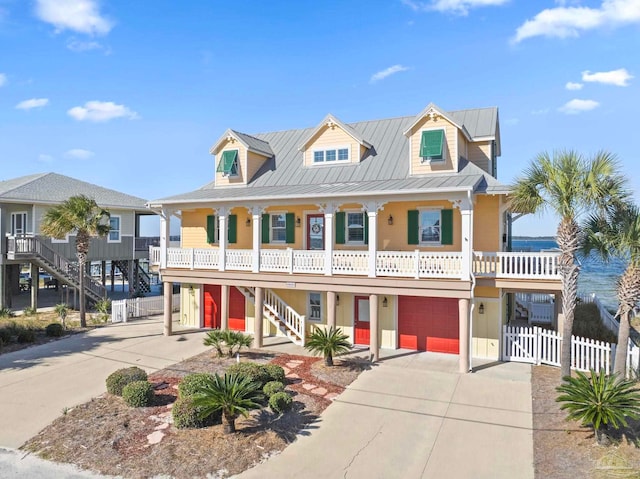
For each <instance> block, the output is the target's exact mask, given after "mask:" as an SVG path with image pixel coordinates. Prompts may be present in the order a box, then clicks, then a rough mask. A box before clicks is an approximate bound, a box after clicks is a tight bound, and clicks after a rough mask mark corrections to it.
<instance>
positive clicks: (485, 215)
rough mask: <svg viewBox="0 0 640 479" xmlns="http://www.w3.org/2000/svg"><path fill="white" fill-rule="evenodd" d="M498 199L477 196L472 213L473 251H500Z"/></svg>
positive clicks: (497, 197)
mask: <svg viewBox="0 0 640 479" xmlns="http://www.w3.org/2000/svg"><path fill="white" fill-rule="evenodd" d="M501 241H502V238H501V237H500V197H499V196H486V195H479V196H477V197H476V204H475V205H474V212H473V249H474V250H475V251H500V250H501Z"/></svg>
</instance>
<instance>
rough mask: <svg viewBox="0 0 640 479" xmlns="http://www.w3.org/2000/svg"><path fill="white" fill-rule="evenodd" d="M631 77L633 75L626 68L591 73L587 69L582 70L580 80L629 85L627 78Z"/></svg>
mask: <svg viewBox="0 0 640 479" xmlns="http://www.w3.org/2000/svg"><path fill="white" fill-rule="evenodd" d="M632 78H633V76H632V75H630V74H629V72H628V71H627V70H626V68H620V69H618V70H611V71H609V72H595V73H591V72H590V71H588V70H587V71H584V72H582V81H586V82H595V83H604V84H607V85H615V86H629V80H631V79H632Z"/></svg>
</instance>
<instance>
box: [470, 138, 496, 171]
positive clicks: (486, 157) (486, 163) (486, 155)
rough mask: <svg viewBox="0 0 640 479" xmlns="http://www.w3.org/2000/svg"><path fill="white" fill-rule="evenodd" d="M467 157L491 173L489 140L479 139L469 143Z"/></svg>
mask: <svg viewBox="0 0 640 479" xmlns="http://www.w3.org/2000/svg"><path fill="white" fill-rule="evenodd" d="M467 159H468V160H469V161H470V162H472V163H474V164H476V165H477V166H479V167H480V168H482V169H483V170H484V171H486V172H487V173H489V174H491V168H490V162H491V142H489V141H481V142H476V143H471V144H470V145H469V155H468V156H467Z"/></svg>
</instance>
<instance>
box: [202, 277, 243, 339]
mask: <svg viewBox="0 0 640 479" xmlns="http://www.w3.org/2000/svg"><path fill="white" fill-rule="evenodd" d="M234 289H235V288H234ZM220 297H221V294H220V285H219V284H205V285H204V318H203V323H204V324H203V326H204V327H205V328H218V329H219V328H220V324H221V321H220Z"/></svg>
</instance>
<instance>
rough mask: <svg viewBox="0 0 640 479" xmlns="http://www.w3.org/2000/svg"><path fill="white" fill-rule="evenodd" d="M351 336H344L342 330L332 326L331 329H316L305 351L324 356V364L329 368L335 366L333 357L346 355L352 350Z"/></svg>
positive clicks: (305, 346)
mask: <svg viewBox="0 0 640 479" xmlns="http://www.w3.org/2000/svg"><path fill="white" fill-rule="evenodd" d="M348 339H349V336H347V335H346V334H343V332H342V329H340V328H338V329H335V328H334V327H333V326H331V327H330V328H329V329H323V328H318V327H316V328H315V329H314V330H313V333H311V336H309V339H308V340H307V342H306V344H305V345H304V348H305V349H308V350H309V351H311V352H312V353H314V354H322V355H323V356H324V363H325V364H326V365H327V366H333V356H335V355H337V354H342V353H346V352H347V351H349V349H350V348H351V343H349V341H348Z"/></svg>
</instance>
